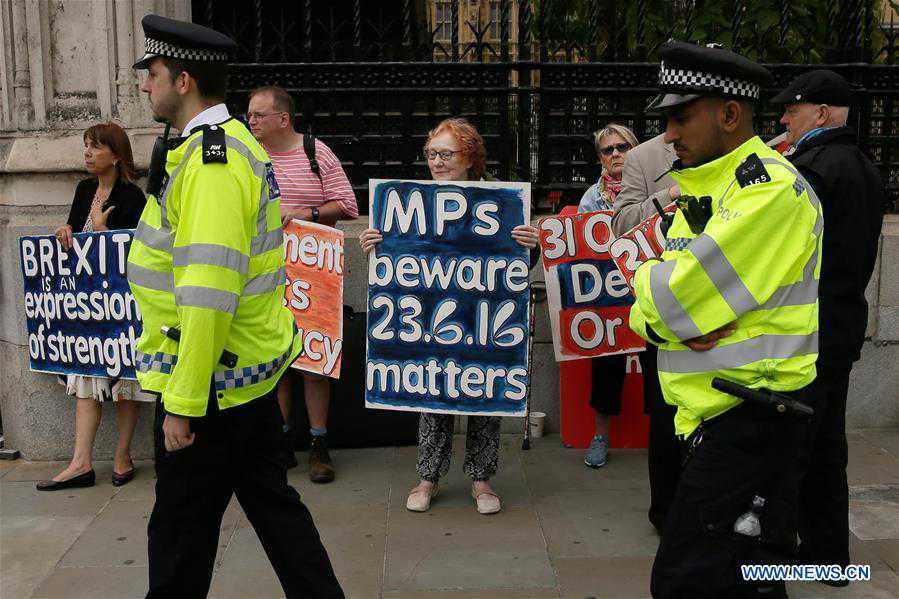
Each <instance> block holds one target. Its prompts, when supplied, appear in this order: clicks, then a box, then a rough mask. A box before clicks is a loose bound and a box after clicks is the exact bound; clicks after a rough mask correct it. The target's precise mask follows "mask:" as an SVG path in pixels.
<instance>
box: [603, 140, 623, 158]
mask: <svg viewBox="0 0 899 599" xmlns="http://www.w3.org/2000/svg"><path fill="white" fill-rule="evenodd" d="M630 149H631V144H628V143H620V144H612V145H611V146H606V147H604V148H600V149H599V153H600V154H602V155H603V156H611V155H612V154H613V153H614V152H615V150H618V153H619V154H624V153H625V152H627V151H628V150H630Z"/></svg>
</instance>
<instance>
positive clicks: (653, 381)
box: [640, 343, 681, 530]
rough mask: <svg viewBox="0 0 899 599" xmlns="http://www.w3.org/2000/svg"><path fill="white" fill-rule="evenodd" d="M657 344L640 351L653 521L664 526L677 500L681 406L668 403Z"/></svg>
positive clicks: (651, 516)
mask: <svg viewBox="0 0 899 599" xmlns="http://www.w3.org/2000/svg"><path fill="white" fill-rule="evenodd" d="M657 353H658V349H656V346H655V345H652V344H651V343H648V344H647V345H646V351H645V352H643V353H642V354H640V366H641V368H642V369H643V409H644V411H645V412H646V413H647V414H649V449H648V454H649V455H648V458H647V461H648V465H649V495H650V503H649V521H650V522H652V525H653V526H655V527H656V528H657V529H658V530H661V529H662V525H663V524H664V522H665V516H666V514H667V513H668V509H669V508H670V507H671V502H672V501H673V500H674V492H675V491H676V490H677V479H678V477H679V476H680V469H681V446H680V441H679V440H678V438H677V437H676V436H675V434H674V415H675V413H676V412H677V408H675V407H674V406H672V405H671V404H668V403H665V398H664V397H663V396H662V388H661V386H660V385H659V372H658V367H657Z"/></svg>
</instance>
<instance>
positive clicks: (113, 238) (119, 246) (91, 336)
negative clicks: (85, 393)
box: [19, 230, 142, 379]
mask: <svg viewBox="0 0 899 599" xmlns="http://www.w3.org/2000/svg"><path fill="white" fill-rule="evenodd" d="M133 233H134V232H133V231H131V230H122V231H103V232H96V233H76V234H75V235H73V236H72V237H73V240H72V247H71V248H69V250H64V249H62V246H61V245H59V242H58V241H57V240H56V238H55V237H54V236H52V235H38V236H30V237H20V238H19V252H20V257H21V261H22V277H23V281H24V287H25V290H24V291H25V322H26V327H27V329H28V353H29V356H30V358H31V370H35V371H39V372H52V373H56V374H80V375H84V376H98V377H113V378H120V379H134V378H135V374H134V348H135V346H136V344H137V338H138V337H140V333H141V330H142V325H141V319H140V310H138V307H137V302H136V301H135V300H134V296H133V295H131V288H130V287H129V286H128V279H127V277H126V274H125V269H126V264H127V262H128V250H129V248H130V247H131V239H132V237H133Z"/></svg>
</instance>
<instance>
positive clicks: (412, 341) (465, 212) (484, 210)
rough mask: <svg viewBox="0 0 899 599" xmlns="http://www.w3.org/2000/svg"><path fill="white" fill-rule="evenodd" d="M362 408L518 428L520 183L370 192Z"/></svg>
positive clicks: (526, 193) (522, 309) (524, 349)
mask: <svg viewBox="0 0 899 599" xmlns="http://www.w3.org/2000/svg"><path fill="white" fill-rule="evenodd" d="M369 197H370V211H369V213H370V217H369V218H370V226H371V227H373V228H376V229H378V230H380V231H381V234H382V235H383V237H384V240H383V241H382V242H381V243H380V244H378V246H377V247H376V249H375V250H374V251H373V252H372V254H371V256H370V258H369V296H368V354H367V364H366V406H368V407H371V408H383V409H395V410H412V411H424V412H439V413H449V414H469V415H475V414H477V415H496V416H521V415H524V409H525V400H526V397H527V390H528V384H529V376H528V351H529V350H528V338H529V335H530V330H529V319H528V308H529V305H528V303H529V292H528V270H529V264H528V252H527V250H525V249H524V248H523V247H521V246H520V245H518V243H516V242H515V240H514V239H513V238H512V229H514V228H515V227H516V226H518V225H521V224H524V223H527V222H529V221H528V218H529V208H530V185H529V184H527V183H496V182H484V181H481V182H451V183H435V182H433V181H385V180H371V181H369Z"/></svg>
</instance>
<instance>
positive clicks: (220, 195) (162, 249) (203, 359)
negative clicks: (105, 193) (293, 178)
mask: <svg viewBox="0 0 899 599" xmlns="http://www.w3.org/2000/svg"><path fill="white" fill-rule="evenodd" d="M204 138H205V139H206V141H205V143H204ZM222 142H224V143H222ZM222 145H224V146H225V147H222ZM165 170H166V175H167V177H168V179H167V181H166V182H165V184H164V188H163V191H162V192H161V193H160V197H159V198H158V199H157V198H155V197H152V196H151V197H150V199H149V200H148V201H147V205H146V207H145V208H144V212H143V214H142V215H141V220H140V224H139V225H138V228H137V231H136V233H135V237H134V241H133V243H132V245H131V251H130V254H129V256H128V281H129V283H130V285H131V290H132V292H133V293H134V297H135V299H136V300H137V302H138V305H139V306H140V311H141V314H142V317H143V325H144V328H143V333H142V334H141V336H140V339H139V340H138V345H137V353H136V355H135V362H136V366H137V371H138V374H137V376H138V380H139V381H140V384H141V387H142V388H143V389H145V390H148V391H155V392H158V393H161V394H162V401H163V404H164V407H165V410H166V411H167V412H169V413H172V414H178V415H182V416H203V415H205V414H206V408H207V404H208V401H209V391H210V383H212V384H214V386H215V390H216V396H217V398H218V407H219V408H220V409H227V408H230V407H233V406H237V405H240V404H243V403H246V402H248V401H251V400H253V399H255V398H257V397H260V396H262V395H265V394H266V393H268V392H269V391H271V389H272V388H273V387H274V386H275V384H276V383H277V381H278V379H279V378H280V376H281V374H282V373H283V371H284V369H285V368H287V367H288V365H290V364H291V363H292V362H293V360H294V359H295V358H296V356H297V355H298V354H299V352H300V349H301V341H300V338H299V335H297V334H296V327H295V324H294V318H293V315H292V314H291V312H290V311H289V310H288V308H286V307H285V305H284V285H285V273H284V255H283V251H282V231H281V215H280V209H279V204H280V194H279V191H278V186H277V183H275V178H274V171H273V170H272V166H271V162H270V161H269V158H268V155H267V154H266V152H265V150H263V149H262V146H260V145H259V143H258V142H257V141H256V140H255V139H254V138H253V136H252V134H250V132H249V131H248V130H247V128H246V127H245V126H244V125H243V124H241V123H240V122H239V121H236V120H234V119H229V120H227V121H225V122H223V123H220V124H218V125H210V126H207V127H204V128H202V129H201V130H199V131H195V132H193V133H192V134H191V135H190V136H189V137H186V138H184V139H183V140H182V141H181V143H180V145H178V146H177V147H176V148H174V149H170V150H169V153H168V158H167V161H166V167H165ZM163 325H165V326H169V327H177V328H178V329H180V331H181V339H180V342H176V341H173V340H172V339H169V338H168V337H166V336H165V335H163V334H162V332H161V330H160V329H161V327H162V326H163ZM224 349H227V350H228V351H230V352H232V353H234V354H236V355H237V356H238V361H237V365H236V367H234V368H228V367H226V366H223V365H222V364H220V363H219V358H220V356H221V355H222V351H223V350H224Z"/></svg>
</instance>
